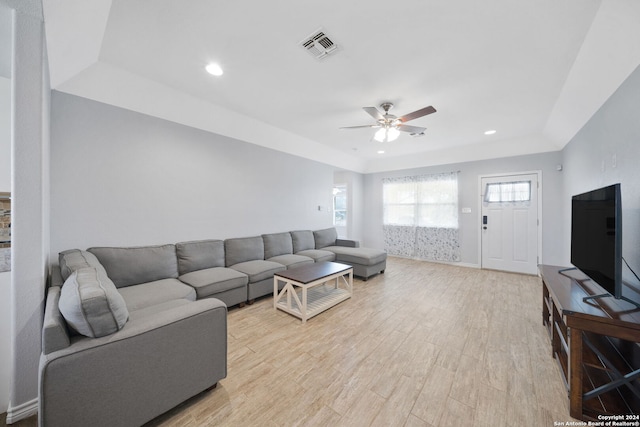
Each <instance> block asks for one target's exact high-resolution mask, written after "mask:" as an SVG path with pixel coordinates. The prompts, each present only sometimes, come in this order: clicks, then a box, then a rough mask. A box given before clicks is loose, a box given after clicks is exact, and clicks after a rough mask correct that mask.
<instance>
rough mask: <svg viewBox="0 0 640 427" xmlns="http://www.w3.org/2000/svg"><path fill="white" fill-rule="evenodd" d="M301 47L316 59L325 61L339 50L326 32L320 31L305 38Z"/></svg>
mask: <svg viewBox="0 0 640 427" xmlns="http://www.w3.org/2000/svg"><path fill="white" fill-rule="evenodd" d="M300 45H301V46H302V47H303V48H305V49H306V50H307V52H309V53H310V54H311V55H312V56H313V57H314V58H317V59H323V58H326V57H327V56H328V55H329V54H331V53H334V52H335V51H336V50H337V49H338V45H336V44H335V43H334V42H333V41H332V40H331V39H330V38H329V36H327V35H326V34H325V32H324V31H322V30H318V31H316V32H314V33H313V34H312V35H310V36H309V37H307V38H305V39H304V40H303V41H302V42H300Z"/></svg>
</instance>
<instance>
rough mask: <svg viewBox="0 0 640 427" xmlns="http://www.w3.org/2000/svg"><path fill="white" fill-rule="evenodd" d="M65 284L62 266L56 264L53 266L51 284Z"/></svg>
mask: <svg viewBox="0 0 640 427" xmlns="http://www.w3.org/2000/svg"><path fill="white" fill-rule="evenodd" d="M63 284H64V280H63V279H62V273H61V272H60V266H58V265H54V266H53V267H52V268H51V278H50V280H49V286H62V285H63Z"/></svg>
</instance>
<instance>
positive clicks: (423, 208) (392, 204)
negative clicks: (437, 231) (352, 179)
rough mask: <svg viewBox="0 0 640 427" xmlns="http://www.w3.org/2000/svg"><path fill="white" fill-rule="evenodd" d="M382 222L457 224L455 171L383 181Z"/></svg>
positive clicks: (412, 224)
mask: <svg viewBox="0 0 640 427" xmlns="http://www.w3.org/2000/svg"><path fill="white" fill-rule="evenodd" d="M383 204H384V224H385V225H404V226H417V227H432V228H458V175H457V173H445V174H436V175H425V176H416V177H405V178H400V179H386V180H384V181H383Z"/></svg>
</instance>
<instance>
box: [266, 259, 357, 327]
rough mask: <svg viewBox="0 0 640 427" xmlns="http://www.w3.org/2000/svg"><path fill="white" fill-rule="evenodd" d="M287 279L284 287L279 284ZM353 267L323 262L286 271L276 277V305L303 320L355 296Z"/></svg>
mask: <svg viewBox="0 0 640 427" xmlns="http://www.w3.org/2000/svg"><path fill="white" fill-rule="evenodd" d="M281 282H284V286H283V288H282V290H280V291H278V288H279V285H280V283H281ZM352 291H353V268H352V267H351V266H349V265H346V264H340V263H335V262H323V263H317V264H311V265H308V266H303V267H299V268H296V269H292V270H286V271H283V272H280V273H277V274H276V275H275V276H274V277H273V307H274V308H275V309H279V310H282V311H284V312H287V313H289V314H291V315H293V316H295V317H298V318H300V319H301V320H302V323H306V321H307V320H308V319H309V318H311V317H313V316H316V315H318V314H320V313H322V312H323V311H325V310H327V309H329V308H331V307H333V306H335V305H336V304H339V303H341V302H342V301H344V300H346V299H349V298H351V295H352Z"/></svg>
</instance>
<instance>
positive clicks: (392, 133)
mask: <svg viewBox="0 0 640 427" xmlns="http://www.w3.org/2000/svg"><path fill="white" fill-rule="evenodd" d="M399 136H400V131H399V130H398V129H396V128H389V131H388V132H387V141H395V140H396V139H398V137H399Z"/></svg>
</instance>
